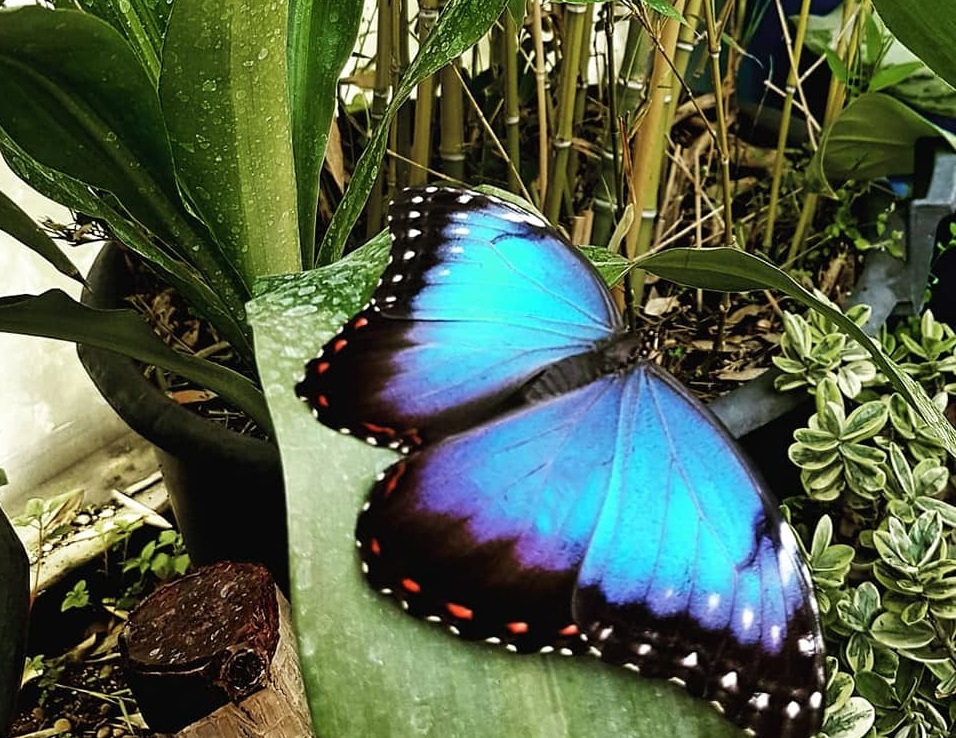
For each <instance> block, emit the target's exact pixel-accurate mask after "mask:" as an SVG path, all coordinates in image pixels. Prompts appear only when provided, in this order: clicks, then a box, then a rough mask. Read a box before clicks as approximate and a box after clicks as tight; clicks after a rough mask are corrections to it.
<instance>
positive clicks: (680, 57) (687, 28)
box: [667, 0, 716, 120]
mask: <svg viewBox="0 0 956 738" xmlns="http://www.w3.org/2000/svg"><path fill="white" fill-rule="evenodd" d="M703 2H704V0H687V5H686V7H685V8H684V18H685V19H686V20H687V24H686V25H682V26H681V28H680V33H679V34H678V36H677V49H676V50H675V52H674V73H675V74H677V75H678V76H679V77H681V78H682V79H686V78H687V67H688V65H689V64H690V58H691V56H692V55H693V53H694V49H695V48H697V28H698V27H699V26H700V21H701V15H700V11H701V4H702V3H703ZM715 87H716V85H715ZM679 100H680V95H674V96H673V97H672V98H671V104H670V110H668V113H667V118H668V120H673V119H674V112H675V110H676V109H677V103H678V101H679Z"/></svg>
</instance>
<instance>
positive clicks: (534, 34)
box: [531, 0, 548, 200]
mask: <svg viewBox="0 0 956 738" xmlns="http://www.w3.org/2000/svg"><path fill="white" fill-rule="evenodd" d="M542 2H543V0H531V38H532V40H533V41H534V78H535V89H536V91H537V96H538V197H539V198H540V199H542V200H543V199H544V197H545V195H546V193H547V191H548V91H547V87H546V84H547V80H548V72H547V70H546V69H545V67H544V33H543V30H542V28H541V4H542Z"/></svg>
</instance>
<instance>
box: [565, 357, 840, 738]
mask: <svg viewBox="0 0 956 738" xmlns="http://www.w3.org/2000/svg"><path fill="white" fill-rule="evenodd" d="M621 408H622V409H621V411H620V422H621V426H620V427H619V428H618V429H617V446H616V448H617V453H616V461H617V467H616V471H617V473H618V474H619V475H620V477H619V478H620V480H621V481H620V483H612V484H610V485H609V487H608V491H607V495H606V497H605V500H604V503H603V507H602V513H601V517H600V520H599V521H598V523H597V525H596V527H595V530H594V533H593V535H592V538H591V540H590V543H589V547H588V552H587V555H586V557H585V559H584V561H583V563H582V566H581V568H580V571H579V573H578V584H577V586H578V589H577V591H576V593H575V595H574V603H573V613H574V617H575V620H576V622H578V623H580V624H581V625H582V629H584V630H585V631H586V633H587V634H588V636H589V638H590V639H591V642H592V644H593V645H594V647H595V648H596V649H598V650H599V651H601V653H602V658H604V659H605V660H607V661H611V662H613V663H618V664H622V665H629V666H630V667H631V668H633V669H636V670H639V671H640V672H641V673H643V674H645V675H646V676H652V677H665V678H670V679H674V680H677V681H679V682H680V683H682V684H684V685H685V686H686V687H687V689H688V691H689V692H691V693H692V694H694V695H696V696H699V697H703V698H705V699H708V700H712V701H715V702H716V703H717V704H719V705H720V706H721V709H722V710H723V711H724V712H725V713H726V714H727V717H728V718H729V719H731V720H732V721H734V722H735V723H737V724H739V725H742V726H745V727H749V728H751V729H752V730H754V731H755V732H756V734H757V735H759V736H768V737H769V736H774V737H775V738H796V737H797V736H808V735H811V734H812V733H813V732H814V731H815V730H816V729H817V728H818V727H819V725H820V722H821V718H822V713H823V690H824V670H823V661H824V659H823V641H822V635H821V632H820V627H819V623H818V620H817V614H816V610H815V607H814V604H813V602H814V600H813V596H812V588H811V584H810V580H809V575H808V573H807V571H806V568H805V567H804V565H803V563H802V561H801V559H800V555H799V551H798V548H797V544H796V541H795V540H794V538H793V535H792V533H791V532H790V529H789V527H787V526H786V524H785V523H784V522H783V521H782V520H781V518H780V515H779V513H778V512H777V509H776V507H775V505H774V504H773V503H772V502H771V500H770V499H769V497H768V496H767V494H766V493H765V492H764V490H763V487H762V485H761V483H760V482H759V480H758V477H757V475H756V474H755V473H754V472H753V471H752V470H751V468H750V466H749V464H748V463H747V462H746V461H745V460H744V458H743V457H742V456H741V454H740V452H739V450H738V449H737V446H736V444H735V442H734V441H733V440H732V439H731V438H730V437H729V435H728V434H727V433H726V431H724V429H723V428H722V427H721V426H720V425H719V423H718V422H717V421H716V419H714V418H713V416H712V415H711V414H710V412H709V411H708V410H707V409H706V408H705V407H704V406H703V405H701V404H700V403H699V402H698V401H697V400H696V399H695V398H694V397H693V396H691V395H690V394H689V393H688V392H687V390H685V389H684V388H683V387H681V386H680V385H679V384H678V383H677V382H676V381H675V380H673V379H672V378H671V377H670V376H669V375H666V374H665V373H663V372H662V371H660V370H658V369H656V368H655V367H653V365H650V364H641V365H638V367H637V368H636V370H635V371H634V373H633V374H632V375H631V376H630V377H629V378H628V380H627V382H626V389H625V390H624V391H623V393H622V397H621Z"/></svg>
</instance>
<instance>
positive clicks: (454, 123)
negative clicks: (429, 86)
mask: <svg viewBox="0 0 956 738" xmlns="http://www.w3.org/2000/svg"><path fill="white" fill-rule="evenodd" d="M459 64H460V61H459V60H457V59H456V60H454V61H453V62H451V63H450V64H448V65H447V66H446V67H445V68H444V69H442V71H441V106H440V108H439V111H440V113H441V143H440V144H439V146H438V153H439V156H441V160H442V170H443V171H444V172H445V173H446V174H447V175H448V177H449V178H450V179H457V180H462V179H464V178H465V109H464V104H463V102H462V85H461V78H460V77H459V76H458V68H459Z"/></svg>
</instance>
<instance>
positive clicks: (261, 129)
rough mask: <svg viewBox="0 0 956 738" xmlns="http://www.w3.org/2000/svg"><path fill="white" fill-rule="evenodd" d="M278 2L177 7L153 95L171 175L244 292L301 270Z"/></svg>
mask: <svg viewBox="0 0 956 738" xmlns="http://www.w3.org/2000/svg"><path fill="white" fill-rule="evenodd" d="M287 26H288V6H287V3H286V0H276V1H275V2H272V3H249V2H245V1H244V0H190V1H189V2H177V3H175V5H174V6H173V12H172V14H171V15H170V18H169V27H168V28H167V30H166V43H165V46H164V47H163V69H162V72H161V73H160V80H159V92H160V98H161V100H162V106H163V115H164V116H165V118H166V124H167V126H168V127H169V136H170V140H171V141H172V144H173V158H174V159H175V162H176V174H177V175H178V176H179V179H180V182H181V184H182V185H183V187H184V189H185V190H186V192H187V193H188V194H189V197H190V198H191V199H192V202H193V205H194V206H195V208H196V209H197V211H198V212H199V213H200V214H201V216H202V218H203V220H204V221H205V223H206V224H207V225H208V226H209V228H210V229H211V230H212V232H213V233H214V234H215V236H216V239H217V240H218V242H219V243H220V245H221V246H222V248H223V250H224V251H225V253H226V255H227V258H228V259H229V261H230V263H231V264H233V266H234V267H235V268H236V270H237V271H238V272H239V274H241V275H242V278H243V281H244V283H245V285H246V286H247V287H251V285H252V283H253V282H254V281H255V279H256V278H257V277H259V276H262V275H265V274H279V273H283V272H294V271H299V269H301V259H300V253H299V233H298V224H297V218H296V188H295V167H294V165H293V159H292V138H291V136H292V134H291V130H290V123H289V98H288V79H287V70H286V31H287Z"/></svg>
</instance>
